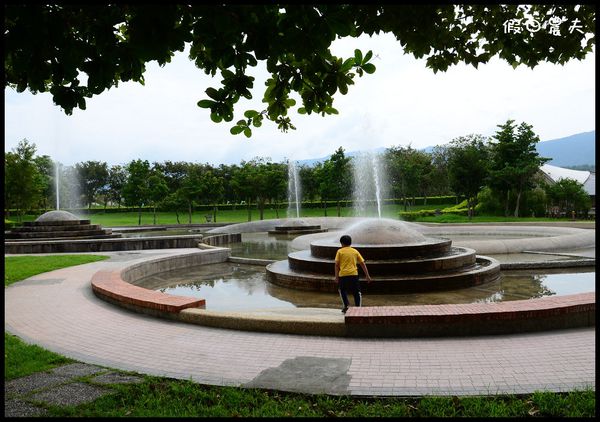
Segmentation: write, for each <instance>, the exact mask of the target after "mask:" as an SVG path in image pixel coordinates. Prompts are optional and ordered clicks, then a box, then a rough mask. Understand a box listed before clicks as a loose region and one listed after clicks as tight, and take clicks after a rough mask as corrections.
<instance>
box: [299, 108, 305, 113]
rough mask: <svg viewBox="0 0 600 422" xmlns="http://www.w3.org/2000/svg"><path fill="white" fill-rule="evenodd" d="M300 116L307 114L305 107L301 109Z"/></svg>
mask: <svg viewBox="0 0 600 422" xmlns="http://www.w3.org/2000/svg"><path fill="white" fill-rule="evenodd" d="M298 114H306V109H305V108H304V107H300V108H299V109H298Z"/></svg>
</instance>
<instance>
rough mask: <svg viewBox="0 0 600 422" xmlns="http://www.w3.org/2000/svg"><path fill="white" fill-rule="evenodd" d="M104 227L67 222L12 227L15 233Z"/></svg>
mask: <svg viewBox="0 0 600 422" xmlns="http://www.w3.org/2000/svg"><path fill="white" fill-rule="evenodd" d="M101 228H102V227H101V226H100V225H99V224H66V225H38V226H23V227H16V228H14V229H12V232H13V233H32V232H33V233H35V232H53V231H59V232H62V231H84V230H98V229H101Z"/></svg>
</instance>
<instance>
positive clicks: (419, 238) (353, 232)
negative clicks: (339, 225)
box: [338, 218, 427, 245]
mask: <svg viewBox="0 0 600 422" xmlns="http://www.w3.org/2000/svg"><path fill="white" fill-rule="evenodd" d="M340 233H342V234H348V235H349V236H350V237H351V238H352V244H361V245H398V244H414V243H422V242H425V241H427V238H426V237H425V236H424V235H423V234H422V233H420V232H418V231H416V230H414V229H411V228H409V227H408V225H406V224H404V222H402V221H395V220H389V219H378V218H374V219H373V218H372V219H365V220H362V221H359V222H357V223H355V224H352V225H351V226H349V227H347V228H346V229H345V230H343V232H340ZM338 240H339V238H338Z"/></svg>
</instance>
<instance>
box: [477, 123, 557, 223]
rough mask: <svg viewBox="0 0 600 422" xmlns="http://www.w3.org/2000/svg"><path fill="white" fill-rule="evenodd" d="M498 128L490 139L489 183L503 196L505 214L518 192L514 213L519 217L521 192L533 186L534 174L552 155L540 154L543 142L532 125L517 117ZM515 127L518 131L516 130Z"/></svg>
mask: <svg viewBox="0 0 600 422" xmlns="http://www.w3.org/2000/svg"><path fill="white" fill-rule="evenodd" d="M498 127H499V128H500V130H499V131H497V132H496V134H495V135H494V136H493V137H492V140H491V152H492V153H491V157H490V158H491V159H490V173H489V179H488V180H489V183H488V184H489V185H490V187H491V188H492V189H493V190H496V191H498V192H502V193H503V196H504V201H505V202H504V204H505V206H504V215H505V216H508V214H509V204H510V195H511V193H513V194H514V195H515V209H514V216H515V217H518V216H519V204H520V201H521V196H522V194H523V193H524V192H525V191H526V190H528V189H531V188H533V187H534V185H535V177H534V176H535V175H536V173H537V172H538V170H539V168H540V166H541V165H542V164H544V163H545V162H546V161H548V160H549V158H543V157H540V156H539V154H538V152H537V150H536V144H537V143H538V142H539V141H540V138H539V136H537V135H536V134H535V133H534V132H533V130H532V126H531V125H528V124H527V123H525V122H522V123H521V124H520V125H519V127H518V128H517V127H516V124H515V123H514V120H511V119H509V120H507V121H506V123H504V124H503V125H498ZM515 129H516V133H515Z"/></svg>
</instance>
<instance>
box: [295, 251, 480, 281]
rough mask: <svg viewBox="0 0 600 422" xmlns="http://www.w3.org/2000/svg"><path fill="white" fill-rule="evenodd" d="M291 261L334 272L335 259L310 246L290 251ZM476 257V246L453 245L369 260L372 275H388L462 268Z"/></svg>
mask: <svg viewBox="0 0 600 422" xmlns="http://www.w3.org/2000/svg"><path fill="white" fill-rule="evenodd" d="M288 261H289V266H290V269H292V270H293V271H298V272H314V273H320V274H333V271H334V266H335V262H334V259H332V258H320V257H314V256H312V254H311V253H310V251H307V250H305V251H298V252H292V253H290V254H289V255H288ZM475 261H476V256H475V250H473V249H469V248H459V247H453V248H451V249H450V250H449V251H448V252H446V253H445V254H444V255H440V256H430V257H426V258H420V257H411V258H397V259H383V260H371V261H369V260H367V261H366V262H367V268H368V270H369V274H371V276H385V275H392V274H423V273H430V272H440V271H451V270H458V269H460V268H463V267H467V266H471V265H473V264H475Z"/></svg>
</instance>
